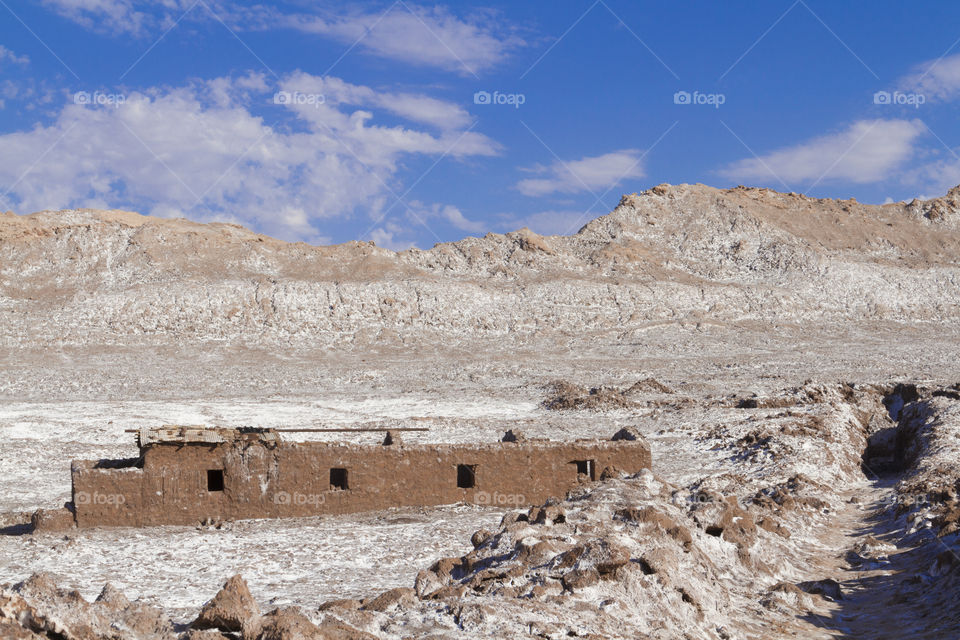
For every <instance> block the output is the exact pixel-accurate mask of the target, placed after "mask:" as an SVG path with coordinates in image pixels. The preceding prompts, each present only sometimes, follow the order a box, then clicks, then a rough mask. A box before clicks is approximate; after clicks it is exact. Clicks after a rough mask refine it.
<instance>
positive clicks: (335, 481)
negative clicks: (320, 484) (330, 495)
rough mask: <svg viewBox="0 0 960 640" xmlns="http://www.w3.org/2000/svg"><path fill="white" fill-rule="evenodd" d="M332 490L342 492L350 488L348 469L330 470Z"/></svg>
mask: <svg viewBox="0 0 960 640" xmlns="http://www.w3.org/2000/svg"><path fill="white" fill-rule="evenodd" d="M330 488H331V489H337V490H341V491H345V490H347V489H349V488H350V487H349V486H347V470H346V469H330Z"/></svg>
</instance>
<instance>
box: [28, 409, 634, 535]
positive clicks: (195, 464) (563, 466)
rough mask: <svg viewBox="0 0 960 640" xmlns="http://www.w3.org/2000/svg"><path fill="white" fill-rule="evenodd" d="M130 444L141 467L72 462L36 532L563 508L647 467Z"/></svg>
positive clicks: (194, 430)
mask: <svg viewBox="0 0 960 640" xmlns="http://www.w3.org/2000/svg"><path fill="white" fill-rule="evenodd" d="M388 441H389V438H388ZM138 444H139V447H140V456H139V457H138V458H131V459H128V460H100V461H75V462H74V463H73V466H72V482H73V504H72V508H71V509H65V510H64V511H65V512H67V513H69V515H67V513H59V514H54V513H51V512H46V513H39V512H38V515H37V516H35V518H34V523H35V525H36V526H37V528H44V527H45V525H47V524H53V523H55V522H59V523H60V524H61V525H62V524H63V523H64V521H66V520H72V522H70V523H69V524H74V523H75V524H76V526H79V527H96V526H134V527H136V526H152V525H170V524H172V525H192V524H197V523H199V522H203V521H207V520H211V519H212V520H234V519H245V518H284V517H297V516H312V515H318V514H327V513H330V514H342V513H353V512H358V511H367V510H376V509H386V508H390V507H401V506H429V505H440V504H452V503H457V502H468V503H469V502H472V503H477V504H491V505H503V506H518V505H521V506H522V505H524V504H531V503H539V502H543V501H544V500H546V499H547V498H550V497H554V496H556V497H562V496H563V495H564V494H565V493H566V492H567V491H568V490H570V489H573V488H575V487H576V486H577V485H578V484H579V483H582V482H589V481H591V480H594V479H597V478H598V476H599V475H600V474H601V472H602V471H603V469H604V468H607V467H613V468H616V469H619V470H621V471H625V472H628V473H635V472H638V471H640V470H641V469H643V468H648V467H650V463H651V459H650V450H649V447H648V446H647V445H646V443H644V442H643V441H642V440H628V439H623V440H578V441H574V442H554V441H547V440H540V441H537V440H534V441H521V442H496V443H484V444H470V445H462V444H457V445H454V444H417V445H403V444H390V445H387V444H384V445H355V444H345V443H329V442H284V441H282V440H281V438H280V434H279V433H277V432H276V431H273V430H267V429H217V428H204V427H174V426H168V427H161V428H157V429H144V430H141V431H140V432H139V434H138ZM51 528H52V527H51Z"/></svg>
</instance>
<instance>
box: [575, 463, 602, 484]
mask: <svg viewBox="0 0 960 640" xmlns="http://www.w3.org/2000/svg"><path fill="white" fill-rule="evenodd" d="M573 463H574V464H575V465H577V475H584V476H587V477H588V478H590V479H591V480H596V478H595V477H594V471H593V466H594V465H593V460H574V461H573Z"/></svg>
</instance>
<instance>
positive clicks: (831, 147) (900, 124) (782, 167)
mask: <svg viewBox="0 0 960 640" xmlns="http://www.w3.org/2000/svg"><path fill="white" fill-rule="evenodd" d="M924 133H926V127H925V126H924V125H923V123H922V122H920V121H919V120H859V121H857V122H854V123H853V124H851V125H850V126H848V127H847V128H846V129H844V130H842V131H839V132H836V133H831V134H827V135H823V136H819V137H816V138H813V139H811V140H808V141H806V142H802V143H800V144H797V145H794V146H790V147H785V148H782V149H778V150H777V151H773V152H771V153H768V154H765V155H761V156H758V157H752V158H745V159H743V160H740V161H738V162H735V163H733V164H731V165H729V166H727V167H725V168H723V169H721V170H720V171H719V173H720V175H722V176H725V177H727V178H732V179H735V180H756V181H761V182H764V181H777V182H779V181H781V180H782V181H786V182H805V181H811V180H812V181H817V182H819V181H821V180H848V181H850V182H855V183H867V182H876V181H878V180H883V179H885V178H887V177H889V176H890V174H891V173H892V172H893V171H894V170H895V169H897V168H898V167H900V166H901V165H902V164H903V162H905V161H906V160H907V159H908V158H910V157H911V155H912V154H913V153H914V151H915V142H916V140H917V139H918V138H919V137H920V136H922V135H923V134H924Z"/></svg>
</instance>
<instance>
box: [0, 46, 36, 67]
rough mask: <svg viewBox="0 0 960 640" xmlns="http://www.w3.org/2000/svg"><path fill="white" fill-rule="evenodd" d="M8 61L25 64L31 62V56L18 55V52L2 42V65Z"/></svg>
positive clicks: (0, 59) (0, 64)
mask: <svg viewBox="0 0 960 640" xmlns="http://www.w3.org/2000/svg"><path fill="white" fill-rule="evenodd" d="M6 63H10V64H21V65H25V64H29V63H30V58H28V57H27V56H18V55H17V54H16V53H14V52H13V51H11V50H10V49H8V48H6V47H5V46H3V45H2V44H0V67H2V66H3V65H4V64H6Z"/></svg>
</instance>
